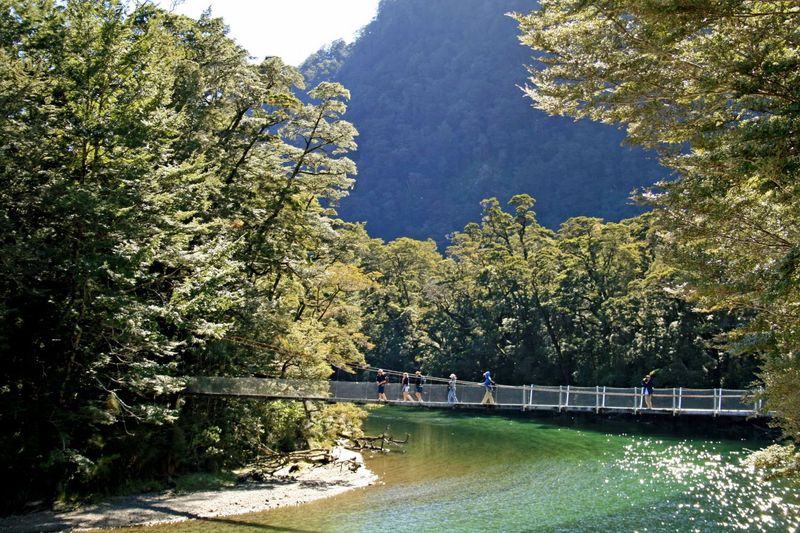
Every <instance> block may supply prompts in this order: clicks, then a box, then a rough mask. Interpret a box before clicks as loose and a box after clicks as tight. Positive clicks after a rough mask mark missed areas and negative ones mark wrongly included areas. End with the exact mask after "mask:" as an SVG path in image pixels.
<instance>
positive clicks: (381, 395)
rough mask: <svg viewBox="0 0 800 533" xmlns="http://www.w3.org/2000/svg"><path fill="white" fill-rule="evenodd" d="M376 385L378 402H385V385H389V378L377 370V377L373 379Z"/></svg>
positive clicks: (380, 370) (381, 370)
mask: <svg viewBox="0 0 800 533" xmlns="http://www.w3.org/2000/svg"><path fill="white" fill-rule="evenodd" d="M375 381H376V382H377V383H378V401H379V402H386V401H388V399H387V398H386V385H387V384H388V383H389V376H387V375H386V374H384V373H383V369H378V375H377V376H376V378H375Z"/></svg>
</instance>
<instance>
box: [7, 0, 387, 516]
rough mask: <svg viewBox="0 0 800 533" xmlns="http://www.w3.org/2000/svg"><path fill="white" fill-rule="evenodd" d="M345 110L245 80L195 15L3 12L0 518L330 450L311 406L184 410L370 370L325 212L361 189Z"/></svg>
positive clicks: (295, 90) (108, 8)
mask: <svg viewBox="0 0 800 533" xmlns="http://www.w3.org/2000/svg"><path fill="white" fill-rule="evenodd" d="M348 98H349V94H348V92H347V91H346V90H345V89H344V88H343V87H341V86H340V85H338V84H336V83H320V84H318V85H317V86H316V87H314V88H312V89H310V90H306V89H305V84H304V81H303V78H302V76H301V75H300V74H299V73H298V72H297V70H296V69H294V68H292V67H289V66H286V65H284V64H283V63H282V62H281V61H280V59H277V58H270V59H267V60H266V61H264V62H262V63H260V64H257V65H254V64H250V63H249V62H248V60H247V53H246V52H245V51H244V50H243V49H241V48H239V47H238V46H237V45H236V44H235V43H234V42H233V41H232V40H230V39H228V38H227V37H226V35H225V28H224V25H223V23H222V21H221V20H219V19H213V18H210V17H208V16H204V17H202V18H201V19H200V20H197V21H195V20H191V19H188V18H185V17H180V16H176V15H173V14H169V13H166V12H164V11H162V10H159V9H156V8H155V7H154V6H153V5H151V4H142V5H138V6H136V7H135V8H133V9H131V10H130V11H129V9H128V7H127V4H126V3H125V2H122V1H119V2H118V1H111V2H105V1H102V2H101V1H74V2H72V1H70V2H59V1H47V0H45V1H42V2H10V3H8V2H7V3H4V4H3V5H2V10H0V112H1V113H2V120H1V121H0V176H1V177H2V178H1V179H2V182H3V187H2V188H1V190H0V235H2V237H0V257H2V263H0V264H1V265H2V266H0V268H2V275H0V315H1V316H2V320H0V324H1V325H0V346H2V353H3V354H4V355H3V358H4V360H3V365H2V370H0V376H1V377H2V379H1V382H2V388H0V409H1V410H2V411H1V412H2V413H3V436H2V438H0V452H1V453H0V455H1V456H2V471H3V472H4V478H5V479H15V480H18V481H19V482H18V483H13V484H9V485H8V486H7V487H6V488H4V493H6V492H9V493H10V494H7V496H8V497H7V498H4V501H3V505H4V506H14V505H16V504H19V503H20V501H23V502H24V501H25V500H26V499H35V498H37V497H41V496H46V497H50V496H52V495H53V494H58V493H61V494H65V493H68V492H75V491H80V490H83V489H87V490H104V489H105V488H109V487H111V488H113V487H114V486H116V485H117V484H119V483H120V482H122V481H124V479H126V478H127V477H129V476H147V475H161V476H166V475H171V474H172V473H174V472H175V471H176V470H180V469H182V468H192V467H198V466H203V467H213V466H214V465H222V464H225V463H226V462H234V463H235V462H236V461H240V460H243V459H244V458H246V457H248V456H252V454H254V453H258V451H259V450H260V449H262V447H263V446H267V447H274V448H292V447H296V446H304V445H307V444H308V443H309V442H312V443H313V442H316V441H319V440H324V439H325V438H326V437H325V436H326V435H328V434H330V431H329V430H330V427H331V426H330V424H329V422H326V420H327V418H326V416H327V415H325V412H326V410H325V409H324V408H323V409H321V410H320V411H319V412H318V413H317V414H316V415H314V414H312V413H310V412H305V411H304V408H303V406H302V405H281V404H277V403H275V404H262V405H251V404H247V403H241V402H239V403H237V402H217V401H215V402H203V404H202V405H198V401H196V400H191V399H185V398H182V397H181V396H180V395H179V394H178V393H179V391H180V390H181V389H182V388H183V386H184V384H185V378H186V377H187V376H196V375H237V376H240V375H278V376H294V377H311V378H325V377H327V375H328V373H329V372H330V364H332V363H334V364H335V363H338V364H344V363H358V362H360V361H363V359H362V355H361V353H362V351H363V349H364V348H366V347H368V343H367V340H366V338H365V337H363V335H361V334H360V332H359V330H360V327H361V315H360V308H359V306H358V305H356V304H355V303H354V301H355V300H354V299H355V297H356V295H357V294H358V293H359V291H363V290H366V289H367V288H368V287H370V285H371V283H372V280H371V278H370V277H369V275H368V273H366V272H363V271H362V270H361V269H360V268H359V266H358V265H357V264H353V262H352V261H351V258H350V256H352V254H350V256H348V252H347V251H346V247H347V245H346V242H345V241H346V240H347V234H346V233H339V232H338V231H337V224H339V223H338V222H336V221H335V220H334V218H333V216H334V214H335V212H334V211H333V209H332V208H331V207H330V206H332V205H334V204H335V202H336V201H337V200H338V199H339V198H340V197H341V196H343V195H344V194H346V191H347V190H348V189H349V188H350V187H351V185H352V175H353V174H354V173H355V166H354V164H353V162H352V161H351V160H350V159H348V158H347V157H346V154H347V153H348V152H350V151H352V150H353V149H354V148H355V142H354V138H355V136H356V131H355V129H354V128H353V126H351V125H350V124H349V123H348V122H346V121H344V120H343V119H342V115H343V113H344V112H345V106H346V101H347V100H348ZM323 203H324V204H325V205H324V206H323ZM237 338H244V339H248V340H250V341H252V342H256V343H261V346H262V348H261V349H254V348H253V347H252V346H253V345H252V344H251V345H241V344H238V343H236V342H232V339H237ZM300 339H302V342H299V340H300ZM263 346H266V348H263ZM326 425H327V426H326ZM326 427H328V430H326V429H325V428H326ZM326 431H328V432H327V433H326Z"/></svg>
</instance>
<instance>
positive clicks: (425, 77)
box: [301, 0, 668, 248]
mask: <svg viewBox="0 0 800 533" xmlns="http://www.w3.org/2000/svg"><path fill="white" fill-rule="evenodd" d="M534 5H535V4H534V3H533V2H531V1H529V0H436V1H435V2H431V1H429V0H383V1H382V2H381V3H380V7H379V11H378V14H377V15H376V17H375V19H374V20H373V21H372V22H371V23H370V24H369V25H367V26H366V27H365V28H364V29H363V31H362V32H361V34H360V37H359V38H358V39H357V40H356V41H355V42H354V43H353V44H351V45H345V44H344V43H341V42H339V43H334V44H333V45H332V46H331V47H330V48H328V49H325V50H322V51H320V52H319V53H317V54H315V55H314V56H312V57H310V58H309V59H308V60H307V61H306V63H305V64H304V66H303V68H302V69H301V70H303V72H304V73H305V74H306V76H307V77H308V78H309V79H332V80H335V81H338V82H340V83H341V84H342V85H344V86H345V87H347V88H348V90H350V91H351V93H352V96H353V98H352V102H351V105H350V108H349V110H348V119H349V120H350V121H351V122H353V123H354V124H355V125H356V126H357V127H358V130H359V132H360V137H359V143H358V144H359V147H358V150H357V151H356V152H355V153H354V154H353V155H352V158H353V160H354V161H355V162H356V164H357V165H358V168H359V179H358V182H357V183H356V186H355V188H354V190H353V191H352V193H351V194H350V195H349V196H348V197H347V198H345V199H343V200H342V203H341V207H340V210H339V212H340V214H341V216H342V217H343V218H344V219H346V220H352V221H356V220H359V221H367V229H368V230H369V232H370V234H371V235H373V236H376V237H381V238H383V239H385V240H389V239H394V238H396V237H412V238H418V239H427V238H433V239H434V240H436V241H437V242H438V243H439V244H440V246H441V247H442V248H444V246H445V245H446V243H447V241H446V235H447V234H449V233H451V232H454V231H458V230H460V229H461V228H463V227H464V225H465V224H466V223H467V222H469V221H472V220H474V218H475V213H476V210H479V209H480V202H481V200H483V199H484V198H489V197H492V196H495V197H497V198H510V197H511V196H513V195H515V194H529V195H531V196H533V197H535V198H536V199H537V200H538V201H539V204H538V213H539V219H540V220H541V222H542V224H543V225H545V226H547V227H549V228H551V229H555V228H558V225H559V224H560V223H561V222H563V221H564V220H566V219H567V218H570V217H573V216H593V217H600V218H604V219H606V220H613V221H617V220H620V219H622V218H627V217H631V216H635V215H637V214H639V213H641V212H642V208H641V207H637V206H634V205H633V204H632V203H631V202H630V200H629V195H630V193H631V191H633V190H634V189H637V188H639V187H642V186H647V185H652V184H653V183H655V182H656V181H658V180H660V179H663V178H665V177H666V176H667V172H668V171H667V170H666V169H664V168H663V167H660V166H659V165H658V164H657V163H656V161H655V156H654V155H648V154H647V152H645V151H644V150H641V149H632V148H631V147H626V146H621V141H622V139H623V135H622V133H621V132H620V131H618V130H617V129H616V128H614V127H611V126H604V125H600V124H595V123H592V122H591V121H588V120H585V121H581V122H578V123H575V122H574V121H573V120H571V119H568V118H563V117H551V116H548V115H547V114H545V113H543V112H541V111H538V110H536V109H532V107H531V105H530V104H531V102H530V100H527V99H526V98H524V95H523V93H522V91H521V90H520V86H523V85H525V83H526V79H525V78H526V75H527V72H526V70H525V67H524V65H525V64H526V63H528V62H530V58H531V55H532V52H531V50H530V49H528V48H526V47H524V46H521V45H520V43H519V41H518V39H517V33H518V32H517V28H516V25H515V23H514V21H513V20H512V19H510V18H509V17H507V16H506V15H505V14H506V13H507V12H509V11H514V10H517V11H520V10H530V9H531V8H532V6H534ZM453 191H458V194H453Z"/></svg>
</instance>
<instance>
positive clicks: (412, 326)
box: [0, 0, 800, 512]
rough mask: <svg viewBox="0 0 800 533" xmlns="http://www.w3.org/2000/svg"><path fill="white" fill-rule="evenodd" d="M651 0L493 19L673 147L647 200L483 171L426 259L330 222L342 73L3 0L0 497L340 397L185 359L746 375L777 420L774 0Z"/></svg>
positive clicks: (280, 437) (575, 373)
mask: <svg viewBox="0 0 800 533" xmlns="http://www.w3.org/2000/svg"><path fill="white" fill-rule="evenodd" d="M562 3H563V4H565V5H563V6H562V5H561V4H562ZM400 4H401V3H400V2H394V3H385V5H386V6H395V5H400ZM567 4H568V5H567ZM662 4H663V2H659V3H658V9H655V8H653V9H648V8H647V6H649V5H650V4H649V3H638V2H618V3H609V4H608V5H607V6H606V7H604V8H603V10H600V11H598V10H599V9H600V8H599V7H597V6H596V5H594V4H593V5H592V6H588V5H584V4H583V3H579V4H574V3H571V2H556V1H552V2H545V3H543V5H544V6H545V8H544V9H543V10H542V11H538V12H534V13H532V14H525V13H520V14H518V15H517V17H516V19H517V22H518V23H519V25H520V26H519V29H520V30H521V32H522V40H523V42H524V43H525V44H527V45H529V46H531V47H533V48H534V49H536V50H539V51H542V52H544V53H545V55H541V56H539V57H540V59H541V60H542V62H543V65H538V66H537V68H535V69H533V70H531V72H530V75H531V76H532V81H531V83H532V84H533V85H532V86H531V89H530V90H529V95H530V97H531V98H532V99H533V101H534V102H535V103H536V105H537V106H539V107H540V108H542V109H544V110H545V111H547V112H550V113H564V114H575V115H579V116H581V117H585V118H592V119H596V120H603V121H606V122H612V123H622V124H625V125H626V126H627V128H628V130H627V131H628V135H629V137H630V139H631V141H633V142H636V143H640V144H642V145H643V146H645V147H646V148H648V149H657V150H659V151H660V152H659V153H660V154H661V157H662V162H663V163H664V164H665V165H666V166H668V167H670V168H672V169H673V170H674V171H675V172H676V176H677V178H678V179H676V180H675V181H673V182H670V183H664V184H662V185H661V187H660V188H658V189H654V190H653V191H652V192H650V193H648V194H645V195H644V199H645V200H647V201H649V202H650V203H651V204H652V205H653V207H654V210H653V211H652V212H649V213H645V214H640V215H638V216H635V217H632V218H627V219H625V220H621V221H618V222H605V221H603V220H601V219H600V218H596V217H591V216H576V217H571V218H567V219H565V220H563V221H562V224H561V225H560V226H559V227H558V229H552V228H550V227H549V225H548V224H542V223H540V221H539V219H538V218H537V211H538V209H539V207H540V205H541V204H543V203H544V202H543V200H542V199H541V198H538V200H539V202H540V203H539V204H536V203H535V202H534V198H533V196H531V195H528V194H524V191H521V192H522V193H520V194H508V195H506V196H502V195H500V194H486V195H485V197H486V198H488V199H486V200H483V202H482V203H481V205H480V206H478V205H476V206H475V207H474V208H473V209H474V210H473V211H472V212H471V214H470V215H469V216H468V218H469V219H471V220H473V222H467V223H464V224H462V226H461V228H462V229H461V230H460V231H457V232H455V233H454V234H453V235H452V238H451V240H450V245H449V246H448V247H447V248H446V250H445V252H444V253H442V252H441V251H440V248H439V247H438V246H437V243H436V242H434V241H433V240H424V241H423V240H414V239H411V238H408V237H401V238H398V239H395V240H392V241H390V242H384V241H383V240H381V239H378V238H374V237H372V236H370V235H369V234H368V232H367V230H366V229H365V227H364V225H362V224H356V223H351V222H345V221H343V220H341V219H340V218H339V215H338V214H337V212H336V206H337V203H338V202H339V201H341V200H342V199H343V198H345V197H346V195H347V194H348V192H349V190H350V188H351V187H352V186H353V183H354V181H353V176H354V175H355V173H356V165H355V164H354V162H353V161H352V160H351V159H350V158H349V154H352V153H353V151H354V150H355V149H356V142H355V141H356V139H357V138H358V137H357V131H356V129H355V127H354V126H353V125H351V123H350V122H349V121H346V120H345V119H344V116H345V112H346V111H347V105H348V103H349V102H350V94H349V92H348V91H347V89H346V88H345V87H343V86H342V85H340V84H338V83H336V82H330V81H321V82H320V83H316V82H315V83H313V84H308V85H307V82H306V81H305V80H304V77H303V76H302V75H301V74H300V72H299V70H298V69H295V68H293V67H289V66H286V65H285V64H283V63H282V62H281V60H280V59H278V58H268V59H267V60H265V61H264V62H262V63H259V64H252V63H249V62H248V59H247V53H246V51H244V50H242V49H241V48H239V47H237V46H236V44H235V43H234V42H233V41H232V40H230V39H229V38H228V37H227V36H226V32H225V27H224V23H223V21H221V20H219V19H213V18H211V17H209V16H204V17H202V18H201V19H200V20H192V19H189V18H186V17H182V16H177V15H174V14H171V13H167V12H164V11H162V10H159V9H157V8H155V7H154V6H152V5H149V4H145V5H136V6H133V5H129V4H127V3H125V2H122V1H119V2H117V1H101V0H74V1H68V2H61V1H56V0H42V1H41V2H37V3H33V2H22V1H20V2H12V3H10V4H4V5H3V8H2V10H1V11H0V49H1V50H2V53H1V54H0V62H2V65H0V67H1V68H0V110H2V118H0V175H1V176H2V180H3V187H2V188H0V228H1V231H0V246H2V249H0V258H2V261H0V269H2V272H1V275H0V297H1V298H2V299H0V314H2V320H0V350H1V352H0V353H2V357H3V364H2V366H1V367H0V417H1V418H0V420H2V425H3V432H2V434H0V463H1V465H0V469H2V473H3V476H4V479H14V480H16V481H15V482H14V483H7V484H5V485H4V487H3V489H2V490H3V496H4V498H3V500H2V506H1V507H0V508H1V509H2V511H3V512H9V511H18V510H20V509H24V508H25V507H24V506H25V505H26V504H27V503H29V502H32V501H40V502H45V503H51V502H53V501H56V500H60V501H68V500H71V499H73V498H79V497H82V496H85V495H87V494H102V493H112V492H114V491H117V490H121V489H124V488H125V486H126V485H128V484H130V483H131V482H133V481H136V480H156V481H157V482H164V481H167V480H170V479H171V477H172V476H175V475H178V474H181V473H185V472H194V471H218V470H220V469H227V468H231V467H233V466H237V465H241V464H244V463H246V462H248V461H251V460H253V459H255V458H257V457H258V456H259V454H262V453H264V452H265V451H266V450H292V449H297V448H302V447H307V446H316V445H326V444H329V443H330V442H331V441H332V438H333V436H335V435H336V434H337V433H338V432H340V431H342V430H345V429H346V430H348V431H358V429H359V423H360V420H361V418H362V417H363V416H364V412H363V411H361V410H359V409H356V408H353V407H348V406H342V405H339V406H331V405H324V404H316V403H313V402H303V403H301V402H296V403H292V402H255V401H244V400H240V401H234V400H224V399H197V398H192V397H186V396H182V395H181V390H182V389H183V388H184V385H185V383H186V380H187V378H189V377H191V376H198V375H214V376H276V377H292V378H309V379H326V378H328V377H329V376H330V375H331V373H332V369H333V368H334V367H343V366H347V365H353V366H359V365H363V364H364V362H365V361H369V362H370V363H373V364H375V363H379V364H382V365H386V366H388V367H390V368H398V369H400V368H407V369H411V368H412V367H421V368H422V369H424V371H425V372H426V373H431V374H438V373H448V372H451V371H454V372H456V373H458V374H459V376H460V377H462V378H466V379H469V378H470V377H471V376H474V377H475V378H477V376H478V374H479V372H480V371H482V370H484V369H486V368H490V369H492V370H494V371H495V373H496V375H497V378H498V381H500V382H502V383H508V384H513V383H523V382H526V383H537V384H566V383H575V384H599V385H602V384H607V385H631V384H638V380H639V379H640V378H641V375H642V374H643V373H644V372H646V371H650V370H653V369H656V370H657V380H658V384H660V385H662V386H671V385H675V386H723V387H744V386H748V385H749V384H751V383H752V382H753V380H754V378H758V379H759V380H760V381H761V382H763V384H764V385H765V386H766V392H765V394H766V399H767V406H768V408H770V409H772V410H774V411H775V412H776V414H777V415H778V417H777V420H778V421H780V423H781V424H782V427H783V429H784V432H785V433H786V435H787V436H788V437H790V438H794V439H797V438H798V435H800V434H799V433H798V430H799V429H798V420H800V415H798V413H799V411H798V406H799V405H800V395H798V392H797V391H796V390H795V389H796V383H797V378H798V375H799V374H800V370H799V369H798V362H797V358H796V356H795V354H796V353H797V341H798V329H797V324H798V320H797V316H796V309H797V303H798V297H797V295H798V291H797V287H798V270H797V263H798V262H797V256H798V254H797V249H798V244H797V243H798V239H797V236H798V235H797V229H798V228H797V221H798V220H800V218H799V217H798V216H797V215H798V205H799V204H798V202H797V200H796V199H797V194H796V187H797V183H798V180H797V179H796V178H797V168H798V167H797V164H798V155H797V150H796V147H797V137H798V135H797V125H798V109H800V106H798V99H800V94H798V93H797V90H798V89H797V88H798V87H800V83H798V82H799V81H800V80H798V79H797V72H798V68H797V67H798V62H799V61H800V59H798V58H800V53H799V52H798V51H799V50H800V44H799V43H798V42H797V41H798V35H797V32H796V28H797V27H798V24H796V22H797V18H798V17H800V14H799V13H798V10H797V9H796V8H789V7H787V6H784V4H782V3H772V2H759V3H752V2H734V3H731V4H726V7H724V8H713V9H712V8H711V7H705V8H703V9H701V8H700V7H696V8H692V9H689V8H686V7H681V6H678V5H676V7H675V8H674V11H673V12H669V11H664V12H663V13H662V10H663V5H662ZM604 5H605V4H604ZM386 9H389V8H386ZM398 9H399V8H398ZM454 9H455V8H454ZM714 9H718V10H714ZM509 20H510V19H509ZM621 20H622V21H626V22H625V23H622V24H621V23H620V21H621ZM512 26H513V25H512ZM407 29H408V28H407ZM408 31H409V32H411V33H410V34H409V35H410V36H411V35H412V34H413V32H414V31H415V30H411V29H408ZM426 31H427V30H426ZM513 31H518V30H514V28H513V27H512V32H513ZM631 32H633V33H631ZM367 33H369V32H367ZM426 35H427V34H426ZM699 36H700V37H702V38H700V37H699ZM363 38H367V36H366V35H365V36H364V37H362V39H363ZM409 38H410V37H409ZM430 38H431V39H433V37H430ZM632 57H633V58H637V61H632V60H631V58H632ZM586 58H591V61H587V59H586ZM675 62H677V63H675ZM691 65H701V66H703V68H701V69H697V70H692V69H691V68H689V67H690V66H691ZM334 67H335V65H334ZM322 75H323V74H322V70H319V71H317V73H316V74H315V76H317V77H320V76H322ZM498 81H502V80H498ZM392 94H393V93H391V92H387V95H388V96H387V97H389V98H393V97H394V96H392ZM374 97H376V96H361V97H360V98H374ZM352 103H353V104H355V100H353V101H352ZM527 116H528V117H529V118H528V120H529V121H531V122H532V123H535V122H536V121H537V120H538V119H537V118H535V116H534V115H527ZM349 117H350V115H349V114H348V118H349ZM564 125H565V127H566V123H565V124H564ZM574 127H583V126H581V125H574ZM385 149H386V150H387V153H390V152H391V151H392V150H404V149H409V150H412V149H413V150H416V149H420V150H422V149H421V148H420V147H418V146H416V145H409V146H408V147H407V146H404V145H403V144H401V139H397V141H396V142H394V143H393V144H391V145H388V146H387V147H386V148H385ZM417 155H418V157H419V160H420V161H425V160H426V159H425V158H427V157H429V156H430V154H427V155H426V154H425V152H422V151H421V152H420V153H419V154H417ZM553 172H554V174H553V176H554V179H556V178H558V177H559V176H560V174H559V173H558V172H557V171H556V170H553ZM365 179H368V178H367V177H365ZM455 191H458V193H456V194H454V192H455ZM460 192H461V191H460V189H458V188H456V187H454V186H452V185H451V186H450V189H449V190H448V191H447V193H446V195H449V196H458V195H459V194H460ZM442 194H445V193H442ZM495 198H501V199H502V200H503V201H502V202H501V201H499V200H497V199H495ZM506 199H509V200H508V203H506ZM455 221H456V218H453V222H454V223H455ZM759 365H760V366H759ZM790 453H791V452H790Z"/></svg>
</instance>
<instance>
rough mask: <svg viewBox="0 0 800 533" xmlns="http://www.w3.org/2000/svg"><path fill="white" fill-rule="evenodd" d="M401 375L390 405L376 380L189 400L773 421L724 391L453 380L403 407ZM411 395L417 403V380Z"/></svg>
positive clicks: (261, 386)
mask: <svg viewBox="0 0 800 533" xmlns="http://www.w3.org/2000/svg"><path fill="white" fill-rule="evenodd" d="M370 371H374V369H370ZM401 374H402V373H400V372H397V371H388V372H387V375H388V376H389V379H390V383H389V384H387V385H386V386H385V394H386V398H387V399H388V401H383V400H379V399H378V392H377V389H378V386H377V383H376V382H375V381H374V380H373V381H370V380H364V381H344V380H330V381H321V380H320V381H315V380H302V379H277V378H255V377H197V378H193V379H192V380H190V382H189V383H188V385H187V387H186V389H185V390H184V394H189V395H199V396H221V397H233V398H257V399H258V398H260V399H264V400H271V399H272V400H274V399H282V400H310V401H323V402H328V403H336V402H351V403H358V404H366V403H382V404H396V405H406V406H418V407H427V408H440V409H459V408H461V409H464V408H467V409H478V408H484V409H510V410H518V411H551V412H594V413H598V414H599V413H628V414H639V413H648V414H651V413H652V414H663V415H672V416H677V415H695V416H710V417H720V416H726V417H753V416H769V413H765V412H764V410H763V405H762V401H763V400H760V399H757V400H754V399H752V398H751V397H750V392H749V391H745V390H738V389H722V388H720V389H694V388H683V387H673V388H656V389H655V391H654V393H653V395H652V405H653V406H652V408H648V407H647V405H646V402H645V398H644V394H643V392H644V391H643V389H642V388H641V387H630V388H624V387H606V386H595V387H576V386H571V385H560V386H543V385H520V386H509V385H495V386H494V387H493V388H492V391H491V392H492V396H491V402H492V403H489V404H487V403H483V401H484V400H485V392H486V388H485V387H483V385H482V384H481V383H477V382H470V381H460V380H459V381H456V397H457V401H456V402H448V385H447V381H448V380H447V379H446V378H439V377H429V376H426V377H425V382H424V383H423V384H422V391H423V392H422V394H421V396H422V401H416V400H414V401H403V400H402V398H403V393H402V384H401V383H400V376H401ZM392 381H393V382H392ZM410 392H411V396H412V397H414V396H415V394H414V392H415V384H414V377H413V375H412V376H411V391H410Z"/></svg>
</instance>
